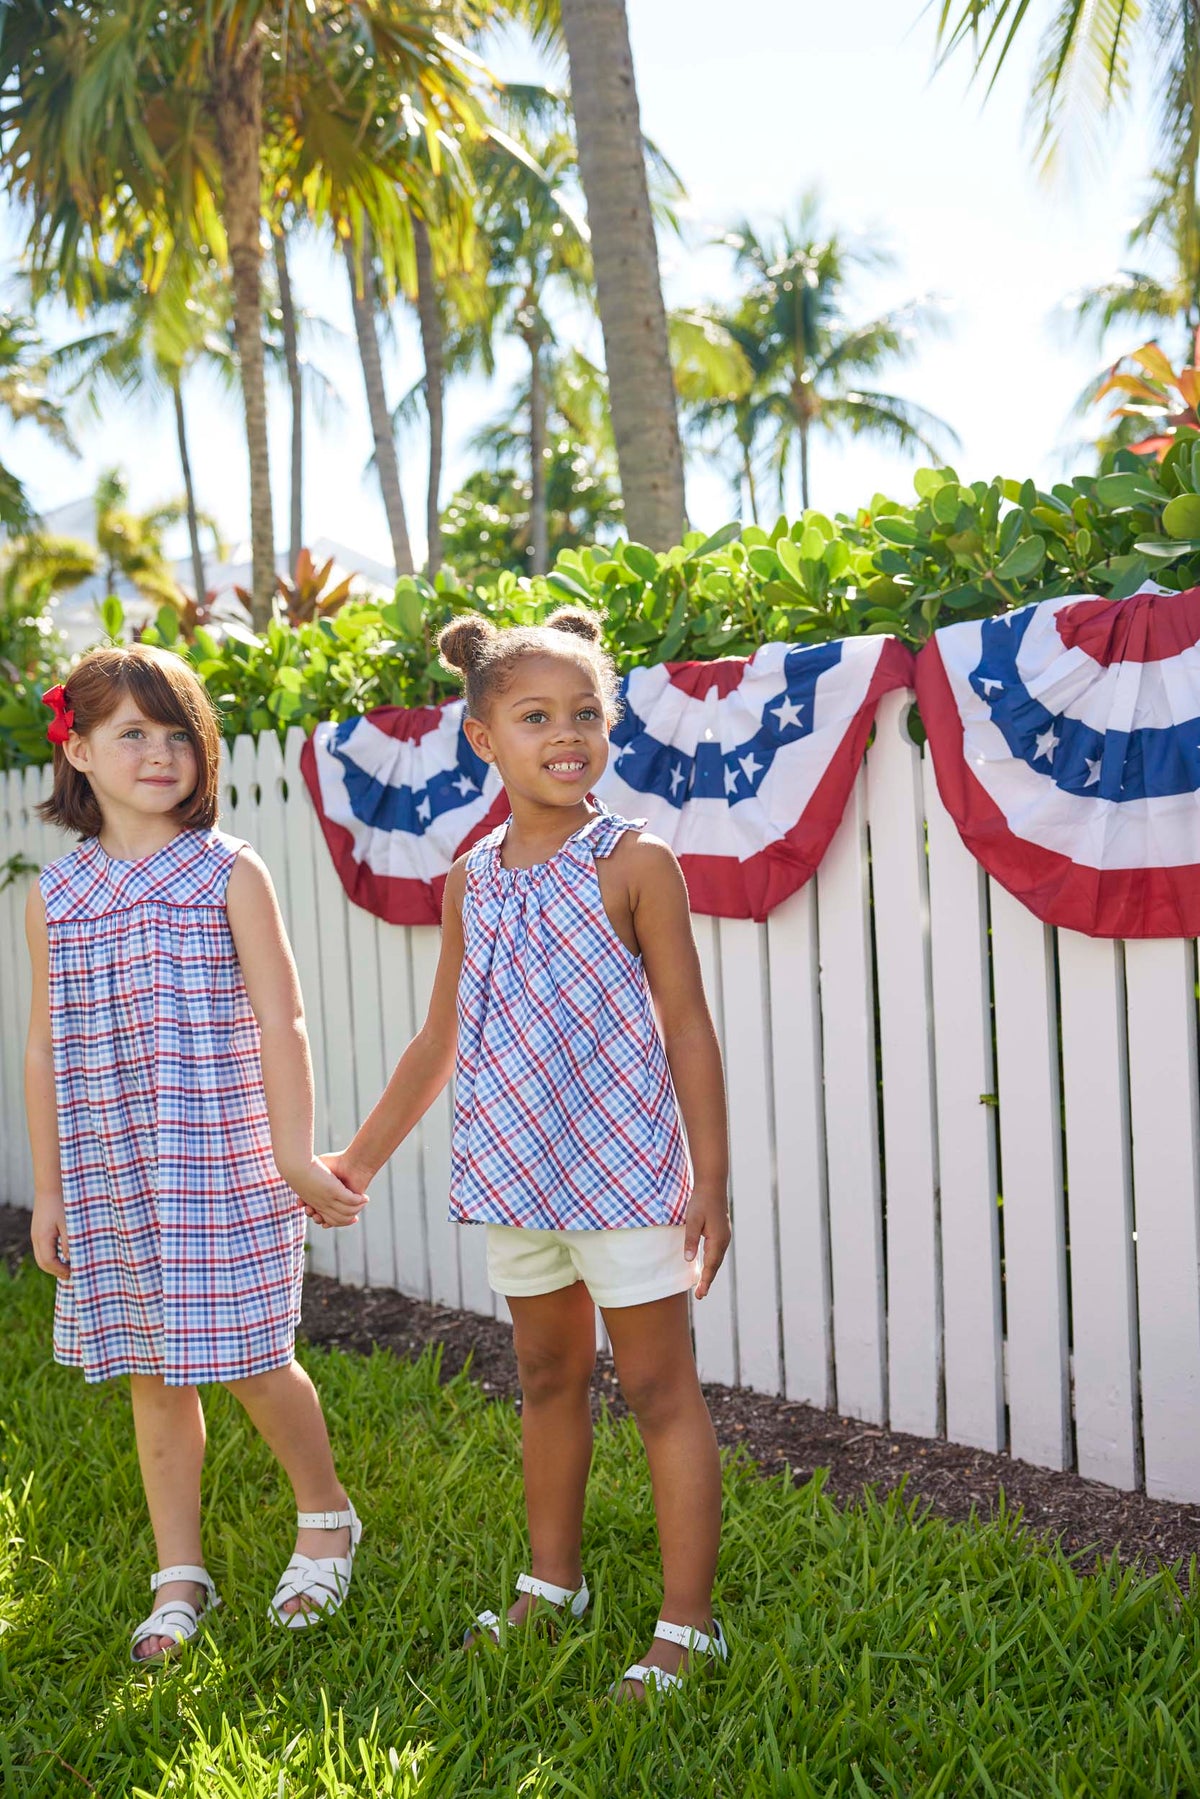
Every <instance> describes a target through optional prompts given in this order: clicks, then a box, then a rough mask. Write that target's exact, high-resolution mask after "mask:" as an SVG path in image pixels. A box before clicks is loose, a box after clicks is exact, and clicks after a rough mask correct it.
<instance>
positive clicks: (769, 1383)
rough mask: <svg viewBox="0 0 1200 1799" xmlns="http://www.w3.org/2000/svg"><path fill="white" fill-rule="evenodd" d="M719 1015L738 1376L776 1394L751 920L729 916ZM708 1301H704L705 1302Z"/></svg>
mask: <svg viewBox="0 0 1200 1799" xmlns="http://www.w3.org/2000/svg"><path fill="white" fill-rule="evenodd" d="M719 936H720V943H721V1009H722V1012H723V1013H724V1019H725V1035H726V1038H727V1040H728V1041H730V1042H732V1043H734V1044H736V1046H737V1053H736V1054H735V1055H733V1056H731V1057H730V1058H729V1060H728V1062H727V1063H726V1067H725V1079H726V1084H727V1086H728V1089H729V1140H730V1149H731V1156H730V1187H731V1192H732V1216H733V1228H734V1231H735V1232H736V1234H737V1244H738V1253H737V1259H736V1262H735V1264H734V1266H733V1268H731V1269H729V1270H727V1271H726V1273H725V1278H726V1279H727V1280H729V1282H730V1285H731V1286H732V1288H733V1293H734V1303H735V1305H736V1307H737V1341H738V1378H739V1380H740V1382H741V1383H742V1385H743V1386H747V1387H757V1388H759V1389H760V1390H761V1391H763V1392H767V1393H777V1392H778V1391H779V1388H780V1385H781V1380H780V1374H781V1367H780V1356H779V1253H778V1245H777V1240H776V1232H775V1191H774V1187H775V1183H774V1178H773V1175H774V1171H773V1168H772V1162H773V1157H772V1154H771V1148H772V1143H771V1137H772V1132H771V1069H770V1061H769V1053H770V1052H769V1043H768V1037H767V1020H766V1017H765V1015H764V1004H765V999H766V985H767V981H766V969H765V967H764V958H765V954H766V931H765V929H764V927H763V926H762V925H758V924H754V923H753V922H752V921H751V920H750V919H745V918H723V919H721V921H720V925H719ZM707 1303H708V1302H707V1300H704V1301H703V1302H702V1304H704V1305H706V1304H707Z"/></svg>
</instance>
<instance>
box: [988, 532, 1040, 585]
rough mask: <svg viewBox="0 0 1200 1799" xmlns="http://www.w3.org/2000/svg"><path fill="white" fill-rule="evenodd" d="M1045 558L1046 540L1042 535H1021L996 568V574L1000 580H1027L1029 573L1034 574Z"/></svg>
mask: <svg viewBox="0 0 1200 1799" xmlns="http://www.w3.org/2000/svg"><path fill="white" fill-rule="evenodd" d="M1045 559H1046V540H1045V538H1044V537H1023V538H1022V539H1021V541H1020V542H1019V543H1018V544H1017V546H1016V548H1015V549H1013V550H1010V551H1009V553H1008V555H1007V556H1006V557H1005V558H1004V561H1003V562H1002V563H1000V565H999V567H998V568H997V569H996V576H997V579H998V580H1001V581H1027V580H1028V579H1029V577H1030V575H1036V574H1037V572H1038V570H1039V569H1040V568H1041V566H1042V563H1043V562H1044V561H1045Z"/></svg>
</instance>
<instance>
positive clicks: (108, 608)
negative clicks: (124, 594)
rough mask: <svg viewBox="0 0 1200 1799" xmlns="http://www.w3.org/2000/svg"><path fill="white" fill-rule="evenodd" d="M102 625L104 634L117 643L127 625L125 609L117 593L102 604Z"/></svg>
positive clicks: (100, 609)
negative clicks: (122, 629)
mask: <svg viewBox="0 0 1200 1799" xmlns="http://www.w3.org/2000/svg"><path fill="white" fill-rule="evenodd" d="M99 611H100V623H101V624H102V625H103V626H104V634H105V636H106V637H109V638H111V639H112V640H113V642H114V643H115V642H116V640H117V639H118V638H119V637H120V635H121V628H122V626H123V625H124V623H125V608H124V606H122V604H121V602H120V600H119V599H118V598H117V596H116V594H115V593H110V594H109V596H108V598H107V599H106V600H101V602H100V607H99Z"/></svg>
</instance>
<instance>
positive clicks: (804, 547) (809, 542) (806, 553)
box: [776, 524, 829, 562]
mask: <svg viewBox="0 0 1200 1799" xmlns="http://www.w3.org/2000/svg"><path fill="white" fill-rule="evenodd" d="M828 541H829V540H828V538H827V537H826V536H825V533H824V532H823V531H822V530H821V527H820V526H819V525H817V524H809V525H805V527H804V536H803V537H802V538H801V539H800V554H801V555H802V556H803V558H804V560H805V561H806V562H820V560H821V558H822V556H824V554H825V545H826V543H827V542H828ZM778 549H779V545H778V544H777V545H776V550H777V551H778Z"/></svg>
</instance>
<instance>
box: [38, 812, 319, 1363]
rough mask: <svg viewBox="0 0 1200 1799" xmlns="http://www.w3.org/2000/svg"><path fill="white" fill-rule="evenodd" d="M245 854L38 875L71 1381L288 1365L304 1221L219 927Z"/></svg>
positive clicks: (179, 847) (197, 853)
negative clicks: (282, 1172)
mask: <svg viewBox="0 0 1200 1799" xmlns="http://www.w3.org/2000/svg"><path fill="white" fill-rule="evenodd" d="M244 847H245V846H244V844H242V843H241V842H240V841H239V840H238V839H237V838H233V837H226V836H224V835H223V834H222V833H221V832H219V831H183V832H181V833H180V834H179V836H178V837H174V838H172V840H171V842H170V843H168V844H165V845H164V846H163V848H162V849H160V850H157V851H156V852H155V853H154V854H153V855H151V856H146V857H144V858H143V859H142V860H141V861H138V862H121V861H116V860H114V859H113V858H111V857H109V856H108V855H106V854H105V852H104V850H102V849H101V847H100V844H99V842H98V841H97V840H96V839H95V838H88V839H87V840H85V841H84V842H83V843H81V844H80V845H79V846H78V848H76V849H74V850H72V851H71V852H70V854H69V855H66V856H63V857H62V858H61V859H60V860H59V861H57V862H52V863H51V864H50V865H49V866H48V867H47V868H45V869H43V870H42V875H41V888H42V895H43V898H44V900H45V904H46V923H47V930H48V935H49V940H50V1020H51V1033H52V1037H53V1044H54V1078H55V1086H56V1089H57V1098H58V1131H59V1146H60V1152H59V1153H60V1160H61V1165H62V1182H63V1200H64V1204H65V1209H66V1219H67V1241H68V1244H69V1247H70V1255H71V1279H70V1281H69V1282H60V1283H59V1284H58V1288H57V1296H56V1307H55V1315H54V1356H55V1360H56V1361H59V1362H65V1363H67V1364H69V1365H70V1366H73V1367H80V1368H82V1369H83V1372H84V1376H85V1378H86V1379H87V1380H89V1381H99V1380H105V1379H107V1378H109V1377H110V1376H112V1375H118V1374H150V1375H159V1376H161V1378H162V1379H163V1380H164V1381H165V1382H166V1383H167V1385H169V1386H191V1385H193V1384H195V1383H196V1382H200V1381H216V1380H222V1381H223V1380H242V1379H244V1378H245V1377H246V1376H248V1375H252V1374H262V1373H265V1372H266V1371H267V1370H268V1369H271V1368H278V1367H282V1366H285V1365H286V1364H287V1363H288V1362H289V1361H290V1360H291V1357H292V1346H293V1341H294V1338H295V1330H296V1319H297V1316H298V1313H299V1305H300V1284H301V1277H302V1274H303V1267H304V1262H303V1252H304V1226H305V1217H304V1212H303V1210H302V1208H301V1206H300V1205H299V1203H298V1201H297V1199H296V1196H295V1194H294V1193H293V1192H292V1191H291V1189H290V1188H289V1187H288V1186H287V1185H286V1184H285V1183H284V1182H283V1181H282V1180H281V1179H280V1176H279V1174H278V1172H277V1171H276V1168H275V1163H274V1160H273V1158H272V1155H271V1137H270V1129H269V1126H268V1122H267V1108H266V1102H265V1100H264V1097H263V1088H262V1073H261V1067H260V1063H259V1036H258V1025H257V1023H256V1021H255V1018H254V1014H253V1012H252V1011H251V1009H250V1001H249V999H248V998H247V995H246V988H245V984H244V982H243V980H242V971H241V968H240V966H239V964H238V959H237V955H236V953H235V950H234V946H233V937H232V935H231V933H230V930H229V923H228V920H227V918H226V915H225V890H226V887H227V885H228V881H229V876H230V873H231V872H232V870H233V866H234V863H235V862H236V860H237V857H238V853H239V851H240V850H241V849H243V848H244Z"/></svg>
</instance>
